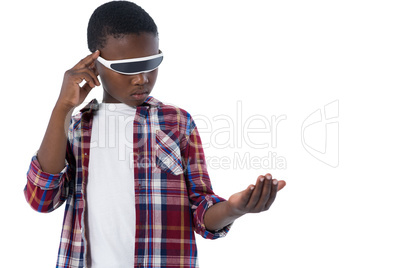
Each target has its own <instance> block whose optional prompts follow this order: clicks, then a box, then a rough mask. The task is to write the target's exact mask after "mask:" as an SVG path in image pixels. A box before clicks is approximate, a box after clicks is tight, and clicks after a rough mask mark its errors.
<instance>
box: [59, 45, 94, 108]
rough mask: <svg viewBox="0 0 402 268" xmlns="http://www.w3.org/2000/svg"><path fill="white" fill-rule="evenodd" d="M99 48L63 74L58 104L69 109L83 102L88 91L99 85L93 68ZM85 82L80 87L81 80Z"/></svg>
mask: <svg viewBox="0 0 402 268" xmlns="http://www.w3.org/2000/svg"><path fill="white" fill-rule="evenodd" d="M99 54H100V52H99V50H97V51H95V52H94V53H92V54H90V55H88V56H86V57H85V58H83V59H82V60H81V61H80V62H78V63H77V64H76V65H75V66H74V67H73V68H72V69H70V70H68V71H66V72H65V74H64V79H63V84H62V87H61V91H60V96H59V99H58V101H57V103H58V104H60V105H63V106H64V107H67V108H69V109H72V108H75V107H77V106H78V105H80V104H81V103H83V102H84V100H85V98H86V97H87V96H88V93H89V92H90V91H91V90H92V89H93V88H94V87H95V86H100V83H99V80H98V77H97V76H98V72H97V70H96V68H95V60H96V59H97V58H98V56H99ZM84 80H85V81H86V83H85V84H84V85H83V86H82V87H81V86H80V83H81V82H82V81H84Z"/></svg>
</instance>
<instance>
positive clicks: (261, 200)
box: [228, 173, 286, 215]
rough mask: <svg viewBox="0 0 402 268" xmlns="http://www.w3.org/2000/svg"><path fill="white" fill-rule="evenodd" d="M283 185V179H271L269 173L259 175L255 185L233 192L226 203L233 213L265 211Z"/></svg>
mask: <svg viewBox="0 0 402 268" xmlns="http://www.w3.org/2000/svg"><path fill="white" fill-rule="evenodd" d="M285 185H286V182H285V181H283V180H281V181H278V180H276V179H272V176H271V174H269V173H268V174H266V175H265V176H262V175H261V176H259V177H258V179H257V183H256V184H255V185H250V186H249V187H247V189H245V190H244V191H241V192H238V193H235V194H233V195H232V196H231V197H230V198H229V200H228V205H229V207H230V208H231V210H232V213H233V214H235V215H244V214H246V213H259V212H262V211H266V210H268V209H269V208H270V206H271V205H272V203H273V202H274V201H275V197H276V193H277V192H278V191H279V190H281V189H282V188H283V187H285Z"/></svg>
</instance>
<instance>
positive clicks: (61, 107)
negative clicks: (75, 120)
mask: <svg viewBox="0 0 402 268" xmlns="http://www.w3.org/2000/svg"><path fill="white" fill-rule="evenodd" d="M74 109H75V106H74V105H71V104H68V103H64V102H62V101H60V100H58V101H57V102H56V105H55V106H54V108H53V110H54V111H57V112H60V113H63V114H65V115H68V114H70V113H72V112H73V110H74Z"/></svg>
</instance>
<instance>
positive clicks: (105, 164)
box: [87, 103, 136, 268]
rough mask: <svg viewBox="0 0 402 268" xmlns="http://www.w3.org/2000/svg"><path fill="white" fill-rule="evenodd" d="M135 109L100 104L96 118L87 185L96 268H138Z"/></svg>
mask: <svg viewBox="0 0 402 268" xmlns="http://www.w3.org/2000/svg"><path fill="white" fill-rule="evenodd" d="M135 109H136V108H135V107H130V106H128V105H126V104H124V103H118V104H115V103H108V104H106V103H101V104H100V107H99V111H98V112H97V113H96V114H95V115H94V118H93V123H92V134H91V149H90V155H89V167H88V169H89V171H88V175H89V177H88V184H87V212H88V240H89V246H90V251H91V263H92V266H91V268H110V267H113V268H120V267H134V245H135V242H134V239H135V197H134V169H133V158H132V157H133V120H134V115H135Z"/></svg>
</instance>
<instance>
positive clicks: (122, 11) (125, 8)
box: [87, 1, 158, 52]
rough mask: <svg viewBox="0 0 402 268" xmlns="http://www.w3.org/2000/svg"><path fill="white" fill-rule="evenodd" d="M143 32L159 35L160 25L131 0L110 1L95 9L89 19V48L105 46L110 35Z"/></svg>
mask: <svg viewBox="0 0 402 268" xmlns="http://www.w3.org/2000/svg"><path fill="white" fill-rule="evenodd" d="M141 33H152V34H154V35H155V36H157V35H158V27H157V26H156V24H155V22H154V20H153V19H152V18H151V16H150V15H149V14H148V13H147V12H146V11H145V10H144V9H142V8H141V7H140V6H138V5H137V4H134V3H132V2H129V1H112V2H108V3H105V4H103V5H101V6H99V7H98V8H97V9H95V11H94V12H93V13H92V16H91V18H90V19H89V23H88V29H87V41H88V48H89V50H90V51H91V52H95V51H96V50H97V49H101V48H103V47H104V46H105V43H106V39H107V36H109V35H112V36H113V37H115V38H119V37H122V36H123V35H127V34H137V35H138V34H141Z"/></svg>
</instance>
